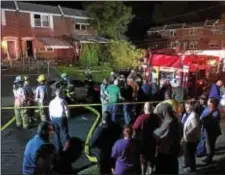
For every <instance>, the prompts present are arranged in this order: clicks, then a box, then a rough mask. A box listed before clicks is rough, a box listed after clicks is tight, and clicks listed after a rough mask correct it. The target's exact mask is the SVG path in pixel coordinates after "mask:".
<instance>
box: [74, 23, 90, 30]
mask: <svg viewBox="0 0 225 175" xmlns="http://www.w3.org/2000/svg"><path fill="white" fill-rule="evenodd" d="M87 26H88V25H87V24H75V29H76V30H87Z"/></svg>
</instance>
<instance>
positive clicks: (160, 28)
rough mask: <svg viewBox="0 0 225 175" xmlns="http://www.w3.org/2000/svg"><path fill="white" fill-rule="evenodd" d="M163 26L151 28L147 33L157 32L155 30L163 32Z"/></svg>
mask: <svg viewBox="0 0 225 175" xmlns="http://www.w3.org/2000/svg"><path fill="white" fill-rule="evenodd" d="M164 27H165V26H156V27H151V28H150V29H149V31H157V30H163V29H164Z"/></svg>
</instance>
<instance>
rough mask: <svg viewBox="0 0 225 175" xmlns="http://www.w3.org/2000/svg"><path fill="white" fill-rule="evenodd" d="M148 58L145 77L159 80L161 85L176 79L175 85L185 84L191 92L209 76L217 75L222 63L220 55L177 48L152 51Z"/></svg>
mask: <svg viewBox="0 0 225 175" xmlns="http://www.w3.org/2000/svg"><path fill="white" fill-rule="evenodd" d="M147 60H148V64H147V65H148V66H146V68H145V78H147V79H149V80H150V81H157V82H158V84H159V85H160V86H162V84H163V83H164V82H165V81H169V82H171V83H174V82H173V81H172V80H174V79H176V84H173V85H174V86H183V87H185V88H187V89H189V90H188V91H189V92H193V91H192V89H196V86H198V85H201V86H202V85H203V84H204V83H205V82H207V81H206V79H208V78H209V77H216V76H215V75H217V74H218V70H219V65H220V64H219V63H220V58H219V57H218V56H210V55H197V54H190V53H189V54H185V53H177V52H176V51H175V50H169V51H168V50H167V51H165V50H157V51H152V52H151V54H149V57H148V59H147ZM196 93H198V94H199V93H200V92H197V91H196ZM193 96H194V94H193Z"/></svg>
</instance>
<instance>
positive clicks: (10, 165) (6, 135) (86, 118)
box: [1, 75, 96, 174]
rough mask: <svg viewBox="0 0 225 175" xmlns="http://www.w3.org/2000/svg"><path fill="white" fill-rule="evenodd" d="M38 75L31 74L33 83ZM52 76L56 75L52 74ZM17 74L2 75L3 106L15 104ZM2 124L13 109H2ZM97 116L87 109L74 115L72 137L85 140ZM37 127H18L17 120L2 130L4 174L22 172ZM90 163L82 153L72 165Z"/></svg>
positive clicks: (70, 123) (71, 128)
mask: <svg viewBox="0 0 225 175" xmlns="http://www.w3.org/2000/svg"><path fill="white" fill-rule="evenodd" d="M37 76H38V75H31V76H30V81H31V85H35V84H36V79H37ZM51 77H56V76H54V75H52V76H51ZM14 79H15V76H4V75H2V77H1V82H2V92H1V94H2V97H1V98H2V107H6V106H13V92H12V82H13V80H14ZM1 116H2V117H1V126H4V125H5V124H6V123H7V122H8V121H9V120H10V119H11V118H12V117H13V116H14V111H13V109H10V110H1ZM95 118H96V116H95V115H94V114H93V113H92V112H90V111H87V110H86V111H85V113H83V114H81V113H80V112H79V114H78V116H72V117H71V119H70V120H69V132H70V136H71V137H78V138H80V139H81V140H83V141H85V139H86V136H87V133H88V131H89V129H90V127H91V125H92V124H93V122H94V120H95ZM36 130H37V128H36V127H33V128H32V129H29V130H23V129H18V128H16V125H15V122H14V123H13V124H12V125H10V126H9V127H8V128H6V129H5V130H3V131H2V132H1V136H2V137H1V146H2V147H1V148H2V149H1V160H2V161H1V173H2V174H22V162H23V152H24V149H25V145H26V143H27V141H28V140H29V139H30V138H31V137H32V136H33V135H34V134H35V133H36ZM88 165H90V162H89V161H88V159H87V158H86V156H85V155H82V156H81V157H80V158H79V159H78V160H77V161H76V162H75V163H74V164H73V165H72V166H73V167H74V169H80V168H81V169H82V167H86V166H88Z"/></svg>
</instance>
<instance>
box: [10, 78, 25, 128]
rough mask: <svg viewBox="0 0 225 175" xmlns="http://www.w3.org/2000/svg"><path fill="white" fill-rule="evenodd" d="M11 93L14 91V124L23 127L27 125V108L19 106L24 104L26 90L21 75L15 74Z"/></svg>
mask: <svg viewBox="0 0 225 175" xmlns="http://www.w3.org/2000/svg"><path fill="white" fill-rule="evenodd" d="M13 93H14V107H15V116H16V126H17V127H21V126H23V128H24V129H27V128H28V127H29V120H28V115H27V109H24V108H21V107H24V106H26V100H27V96H26V92H25V89H24V87H23V78H22V77H21V76H17V77H16V79H15V81H14V85H13Z"/></svg>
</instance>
